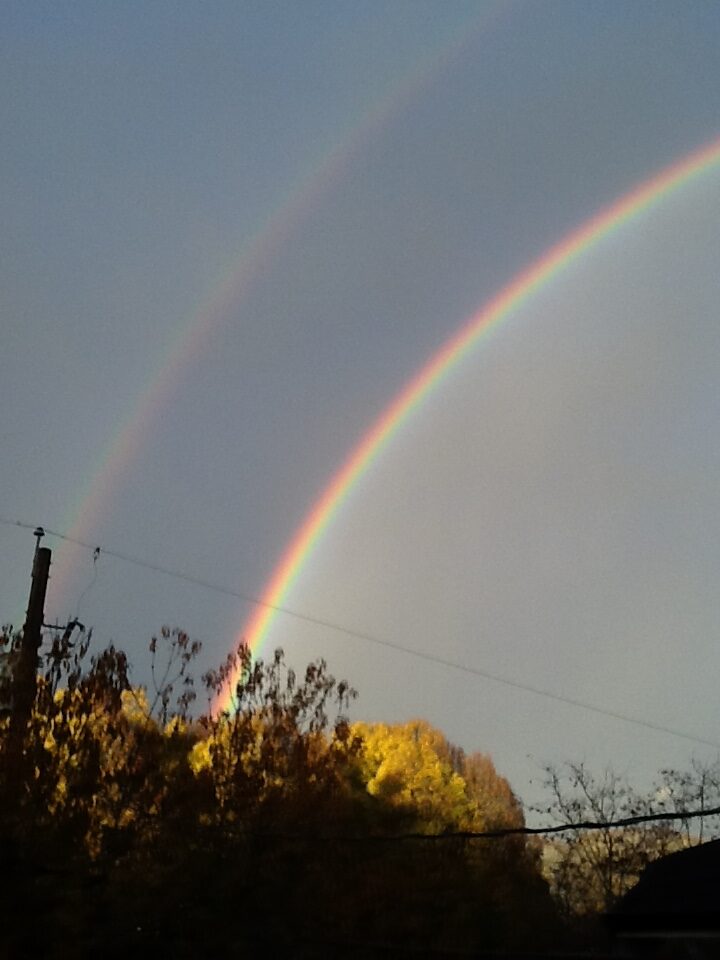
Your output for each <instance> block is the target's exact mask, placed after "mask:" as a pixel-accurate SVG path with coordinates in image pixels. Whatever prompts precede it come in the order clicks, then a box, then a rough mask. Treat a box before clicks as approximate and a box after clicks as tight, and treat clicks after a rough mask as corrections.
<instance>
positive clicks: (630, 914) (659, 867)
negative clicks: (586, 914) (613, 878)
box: [607, 840, 720, 933]
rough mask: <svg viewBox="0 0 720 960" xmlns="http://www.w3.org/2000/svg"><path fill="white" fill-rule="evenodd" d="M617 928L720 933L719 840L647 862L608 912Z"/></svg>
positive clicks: (611, 924) (625, 929) (621, 929)
mask: <svg viewBox="0 0 720 960" xmlns="http://www.w3.org/2000/svg"><path fill="white" fill-rule="evenodd" d="M607 919H608V922H609V924H610V926H611V927H612V928H613V929H615V930H616V931H618V932H623V931H626V932H630V931H632V930H635V931H639V930H648V929H655V930H669V929H673V930H691V929H693V930H705V931H718V933H720V840H713V841H711V842H710V843H703V844H700V845H699V846H696V847H688V848H687V850H679V851H677V853H671V854H669V855H668V856H666V857H661V858H660V859H659V860H655V861H654V862H653V863H651V864H649V865H648V866H647V867H646V868H645V870H644V872H643V874H642V876H641V877H640V880H639V882H638V883H637V885H636V886H635V887H633V888H632V890H630V891H629V892H628V893H626V894H625V896H624V897H622V899H621V900H620V901H619V902H618V903H617V905H616V906H615V909H614V910H612V911H611V913H610V914H609V915H608V918H607Z"/></svg>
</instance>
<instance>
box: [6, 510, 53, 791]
mask: <svg viewBox="0 0 720 960" xmlns="http://www.w3.org/2000/svg"><path fill="white" fill-rule="evenodd" d="M44 535H45V531H44V530H43V528H42V527H38V528H37V530H36V531H35V536H36V537H37V545H36V547H35V558H34V560H33V569H32V582H31V584H30V598H29V600H28V608H27V614H26V616H25V626H24V627H23V633H22V639H21V642H20V649H19V650H18V651H17V654H16V656H17V659H16V660H15V663H14V664H13V669H12V684H11V696H12V704H11V714H10V729H9V730H8V759H9V761H10V764H11V769H12V770H13V773H15V774H16V775H18V776H19V775H20V773H21V768H22V755H23V741H24V739H25V732H26V730H27V727H28V723H29V722H30V717H31V716H32V709H33V704H34V703H35V694H36V692H37V669H38V651H39V649H40V643H41V641H42V626H43V620H44V617H45V594H46V593H47V584H48V578H49V576H50V558H51V551H50V549H49V548H48V547H41V546H40V540H41V539H42V537H43V536H44Z"/></svg>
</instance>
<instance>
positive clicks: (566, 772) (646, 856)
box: [536, 763, 683, 916]
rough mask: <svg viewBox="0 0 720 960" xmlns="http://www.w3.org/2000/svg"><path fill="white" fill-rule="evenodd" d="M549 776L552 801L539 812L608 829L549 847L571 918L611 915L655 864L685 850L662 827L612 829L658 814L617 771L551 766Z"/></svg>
mask: <svg viewBox="0 0 720 960" xmlns="http://www.w3.org/2000/svg"><path fill="white" fill-rule="evenodd" d="M545 773H546V780H545V786H546V788H548V789H549V790H550V801H549V803H548V805H547V806H544V807H541V808H538V809H537V810H536V812H538V813H543V814H550V815H551V817H552V819H553V820H554V821H555V823H558V824H565V823H567V824H581V823H584V822H595V823H600V824H606V826H603V827H601V828H600V829H597V830H582V829H578V830H574V831H573V830H569V831H568V832H567V833H565V834H563V837H562V839H558V840H552V841H549V842H548V843H547V844H546V847H545V850H544V853H543V860H544V872H545V875H546V877H547V878H548V881H549V883H550V889H551V891H552V892H553V894H554V896H555V898H556V899H557V901H558V903H559V904H560V906H561V908H562V910H563V912H564V913H565V914H566V915H567V916H582V915H591V914H599V913H604V912H606V911H607V910H609V909H610V908H611V907H612V905H613V904H614V903H615V901H616V900H617V899H618V898H619V897H620V896H622V894H624V893H625V892H626V891H627V890H629V889H630V887H632V886H633V885H634V884H635V883H636V882H637V880H638V878H639V876H640V874H641V873H642V871H643V870H644V868H645V867H646V866H647V864H648V863H649V862H650V861H651V860H654V859H656V858H657V857H660V856H663V855H665V854H666V853H670V852H672V851H673V850H677V849H679V848H680V846H682V843H683V841H682V838H681V837H680V836H679V834H678V833H677V831H675V830H674V829H673V828H672V827H671V826H669V825H668V824H664V823H662V822H656V823H652V824H647V825H638V826H631V827H612V826H609V824H610V823H612V822H614V821H617V820H622V819H624V818H627V817H634V816H641V815H643V814H650V813H653V812H656V811H655V809H654V808H653V805H652V802H651V801H649V800H648V799H646V798H643V797H642V796H640V795H639V794H638V793H637V792H636V791H635V790H633V788H632V787H631V786H630V785H629V784H628V782H627V781H626V780H625V778H624V777H621V776H619V775H618V774H617V773H615V772H614V771H613V770H612V769H611V768H607V769H606V770H605V771H604V772H603V775H602V777H600V778H598V777H595V776H593V775H592V774H591V773H590V772H589V770H588V769H587V768H586V766H585V765H584V764H583V763H568V764H566V766H565V768H564V769H563V770H558V769H556V768H555V767H552V766H549V767H547V768H546V771H545Z"/></svg>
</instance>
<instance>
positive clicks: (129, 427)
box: [18, 0, 510, 615]
mask: <svg viewBox="0 0 720 960" xmlns="http://www.w3.org/2000/svg"><path fill="white" fill-rule="evenodd" d="M509 12H510V5H509V4H508V3H507V0H495V2H494V3H489V4H488V5H487V6H485V7H483V9H482V10H481V11H480V12H479V13H478V14H473V15H472V16H471V17H470V18H469V19H464V20H463V21H462V22H461V23H459V24H458V25H457V26H456V27H455V28H454V29H453V30H452V31H451V32H450V34H449V36H448V37H446V38H444V40H443V41H442V42H441V43H440V44H439V45H438V47H437V48H435V49H434V50H431V51H430V52H429V53H428V55H427V56H424V57H422V58H421V59H420V60H419V61H416V62H415V63H413V64H411V65H410V66H409V67H408V68H407V69H406V70H405V72H404V73H403V74H402V75H401V76H400V77H399V78H398V79H397V80H396V81H395V82H394V83H393V84H392V85H391V86H390V87H389V89H387V90H386V91H385V92H384V94H383V95H382V96H380V97H379V98H378V99H377V100H376V102H375V103H373V104H372V105H371V106H370V107H369V109H367V110H366V111H365V113H364V115H362V116H361V117H360V118H359V119H356V120H355V121H354V122H350V123H349V125H348V127H347V129H345V130H344V131H342V132H341V133H340V135H339V136H338V137H337V139H336V142H335V143H333V144H331V145H330V146H329V147H328V148H326V149H325V150H324V151H322V152H321V154H320V156H319V157H318V158H316V160H315V162H314V163H312V164H311V165H310V167H309V168H308V170H307V171H306V172H305V173H304V175H302V176H301V177H300V178H299V179H298V181H297V183H296V184H295V185H294V186H292V187H291V188H290V190H289V191H288V193H287V195H286V196H285V197H284V198H283V199H282V200H281V202H279V203H278V204H277V206H276V207H275V208H274V209H273V210H271V211H270V212H269V213H268V215H267V216H266V217H265V219H264V220H263V221H261V222H260V223H258V224H257V225H256V228H255V230H254V231H253V233H252V235H251V236H250V238H249V239H248V241H247V242H246V244H245V245H244V246H243V247H242V248H241V249H240V250H239V251H238V252H236V253H235V254H234V255H233V256H231V257H230V258H228V261H227V263H226V264H225V267H224V270H223V271H222V272H220V273H219V274H218V276H216V277H215V279H214V281H213V282H211V283H210V284H209V286H208V289H207V291H206V293H205V296H204V297H202V298H201V300H200V302H199V304H198V305H197V307H196V309H195V310H194V311H192V313H191V314H190V315H189V316H188V317H186V318H185V320H184V321H183V322H182V323H180V324H179V325H178V331H177V333H176V334H175V336H174V338H173V343H172V345H171V347H170V349H169V351H167V352H166V353H164V354H163V356H162V358H161V359H160V362H159V363H158V364H157V365H156V367H155V368H154V369H153V372H152V375H151V377H150V379H149V381H148V383H147V385H146V386H145V388H144V389H142V390H141V391H140V393H139V395H138V397H137V399H136V401H135V403H134V404H133V406H132V407H131V409H130V410H128V412H127V414H126V416H125V418H124V420H123V421H122V422H121V423H120V424H118V426H117V428H116V430H115V432H114V435H113V437H112V438H111V439H110V441H109V442H108V444H107V445H106V447H105V449H104V450H103V451H102V453H101V455H100V457H99V459H98V461H97V462H96V465H95V467H94V468H93V469H92V470H90V471H89V473H88V480H87V482H86V483H85V485H84V487H83V488H82V489H81V490H79V491H78V494H77V496H76V497H75V499H74V502H73V503H72V504H70V505H68V507H67V508H66V510H65V516H64V517H63V518H62V520H61V522H60V524H59V525H58V529H60V530H63V531H65V532H66V533H67V537H66V538H65V539H64V540H62V541H61V542H60V545H59V547H60V549H59V551H58V554H57V555H56V558H55V563H54V565H53V577H52V579H51V581H50V595H49V605H50V606H51V607H53V608H54V609H55V610H58V609H60V610H63V608H66V607H67V603H68V600H69V593H70V583H71V578H72V573H73V568H74V564H71V563H69V562H67V561H66V558H65V551H66V549H68V547H72V545H73V541H75V542H76V543H77V542H88V543H91V542H93V541H94V531H95V530H96V529H97V527H98V524H99V521H100V518H101V517H102V516H103V514H104V513H106V512H107V504H108V503H110V502H112V500H113V498H114V495H115V494H116V492H117V491H118V489H119V487H120V485H121V483H122V481H123V477H124V476H125V475H126V472H127V468H128V465H129V464H130V463H132V462H133V461H135V460H136V459H137V457H138V455H139V453H140V450H141V449H142V447H143V446H144V444H145V442H146V438H147V437H148V435H149V434H150V433H151V432H152V428H153V426H154V425H156V423H157V422H158V421H159V420H160V418H161V415H162V411H163V409H164V408H165V407H166V405H167V403H168V402H169V400H170V398H171V397H172V395H173V393H174V391H175V390H176V389H177V386H178V384H179V383H182V380H183V377H184V376H185V374H186V372H187V370H188V368H189V367H190V366H191V365H192V364H193V363H194V362H196V360H197V358H198V357H199V356H201V354H202V351H203V349H204V347H205V345H206V343H207V342H208V341H209V339H210V336H211V334H212V332H213V331H214V330H216V329H217V328H218V327H219V326H220V325H221V324H222V323H223V322H225V321H226V319H227V317H228V315H229V314H230V313H231V312H232V311H237V309H238V306H239V304H240V303H241V302H242V300H243V298H244V297H245V296H246V294H247V293H248V291H249V290H250V288H251V287H252V286H253V284H255V283H256V281H257V280H258V278H259V277H261V276H262V275H263V273H264V272H265V271H266V270H267V269H268V268H269V265H270V264H271V263H272V261H273V260H274V258H275V256H276V255H277V253H278V252H279V250H281V249H282V248H283V247H284V246H285V245H286V243H287V242H288V240H289V238H290V237H291V236H292V234H293V232H294V231H295V230H296V229H297V227H298V225H299V224H300V223H301V222H302V221H303V219H304V218H305V216H306V215H307V214H308V213H309V212H310V211H311V210H313V209H314V208H315V207H316V206H317V204H318V203H319V202H320V201H321V199H322V198H323V197H324V196H326V195H327V194H328V193H330V192H331V191H332V189H333V188H334V187H336V186H337V185H338V183H339V182H340V181H341V179H342V177H343V175H344V174H345V172H346V170H347V169H348V167H349V166H350V165H351V163H352V161H353V160H354V159H355V158H356V157H357V156H358V155H359V154H360V153H361V152H362V150H363V148H364V147H365V146H366V144H367V143H369V142H371V141H372V139H373V138H374V137H376V136H377V135H378V134H379V133H380V132H381V131H382V130H383V129H385V128H386V127H387V126H388V125H389V124H390V123H391V122H392V120H393V119H394V118H395V117H396V116H397V115H398V114H399V113H400V112H401V111H402V110H403V109H404V108H405V107H406V106H407V105H408V104H410V103H411V102H412V101H414V100H415V99H416V98H417V97H418V96H419V95H420V94H421V93H422V91H423V90H424V89H426V88H427V87H429V86H431V85H432V83H433V82H434V81H435V79H436V78H437V77H438V75H440V74H441V73H442V72H443V71H444V70H446V69H448V68H449V67H450V66H451V65H452V63H454V62H455V61H456V60H457V59H459V58H460V57H461V56H462V55H463V54H464V53H465V52H466V51H467V50H468V48H469V47H470V46H471V45H472V43H473V42H474V41H475V40H476V39H477V38H478V37H479V36H480V35H481V34H482V33H483V32H485V31H489V30H492V29H493V28H494V27H495V26H496V25H497V24H499V23H500V22H502V20H503V19H504V18H505V17H506V16H507V15H508V13H509ZM95 542H96V541H95ZM21 609H22V608H21V607H20V606H19V607H18V612H19V611H20V610H21ZM70 613H72V614H77V610H72V611H70V610H68V609H65V610H64V612H63V615H65V614H70Z"/></svg>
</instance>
